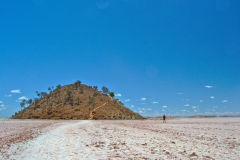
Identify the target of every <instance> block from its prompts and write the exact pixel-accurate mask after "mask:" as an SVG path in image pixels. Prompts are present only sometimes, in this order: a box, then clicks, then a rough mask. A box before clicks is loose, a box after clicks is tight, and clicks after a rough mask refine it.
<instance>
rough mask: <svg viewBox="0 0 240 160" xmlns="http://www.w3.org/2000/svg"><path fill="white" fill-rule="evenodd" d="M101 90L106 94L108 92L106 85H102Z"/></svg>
mask: <svg viewBox="0 0 240 160" xmlns="http://www.w3.org/2000/svg"><path fill="white" fill-rule="evenodd" d="M102 92H103V93H104V94H108V93H109V89H108V88H107V87H105V86H103V87H102Z"/></svg>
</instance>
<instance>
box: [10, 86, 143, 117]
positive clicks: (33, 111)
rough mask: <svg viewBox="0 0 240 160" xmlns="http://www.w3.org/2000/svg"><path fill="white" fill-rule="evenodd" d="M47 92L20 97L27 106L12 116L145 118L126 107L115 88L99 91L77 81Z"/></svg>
mask: <svg viewBox="0 0 240 160" xmlns="http://www.w3.org/2000/svg"><path fill="white" fill-rule="evenodd" d="M48 90H49V93H46V92H40V93H39V92H36V94H37V96H38V97H39V98H35V99H34V100H32V99H29V100H23V101H22V102H21V104H20V105H21V106H22V107H25V106H26V104H28V107H26V108H24V109H23V110H21V111H19V112H18V113H15V115H13V116H12V118H14V119H79V120H87V119H88V120H93V119H95V120H104V119H105V120H118V119H144V118H143V117H142V116H141V115H139V114H137V113H135V112H133V111H131V110H130V109H128V108H126V107H125V106H124V105H123V104H122V103H121V102H120V101H119V100H118V99H115V98H114V92H109V90H108V89H107V88H106V87H102V91H98V88H97V86H93V87H91V86H87V85H85V84H81V81H77V82H75V83H74V84H70V85H65V86H61V85H58V86H57V87H56V88H55V89H53V87H49V88H48Z"/></svg>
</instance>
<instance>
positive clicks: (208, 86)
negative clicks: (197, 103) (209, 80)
mask: <svg viewBox="0 0 240 160" xmlns="http://www.w3.org/2000/svg"><path fill="white" fill-rule="evenodd" d="M205 88H213V86H210V85H206V86H205Z"/></svg>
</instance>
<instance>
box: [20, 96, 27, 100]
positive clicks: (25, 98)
mask: <svg viewBox="0 0 240 160" xmlns="http://www.w3.org/2000/svg"><path fill="white" fill-rule="evenodd" d="M23 100H28V98H27V97H25V96H22V97H19V98H18V101H23Z"/></svg>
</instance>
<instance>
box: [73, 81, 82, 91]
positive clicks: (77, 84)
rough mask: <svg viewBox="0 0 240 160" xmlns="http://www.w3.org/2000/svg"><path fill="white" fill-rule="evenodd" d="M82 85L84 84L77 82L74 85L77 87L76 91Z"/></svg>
mask: <svg viewBox="0 0 240 160" xmlns="http://www.w3.org/2000/svg"><path fill="white" fill-rule="evenodd" d="M81 83H82V82H81V81H77V82H75V83H74V84H75V87H76V90H77V89H78V87H80V85H81Z"/></svg>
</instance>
